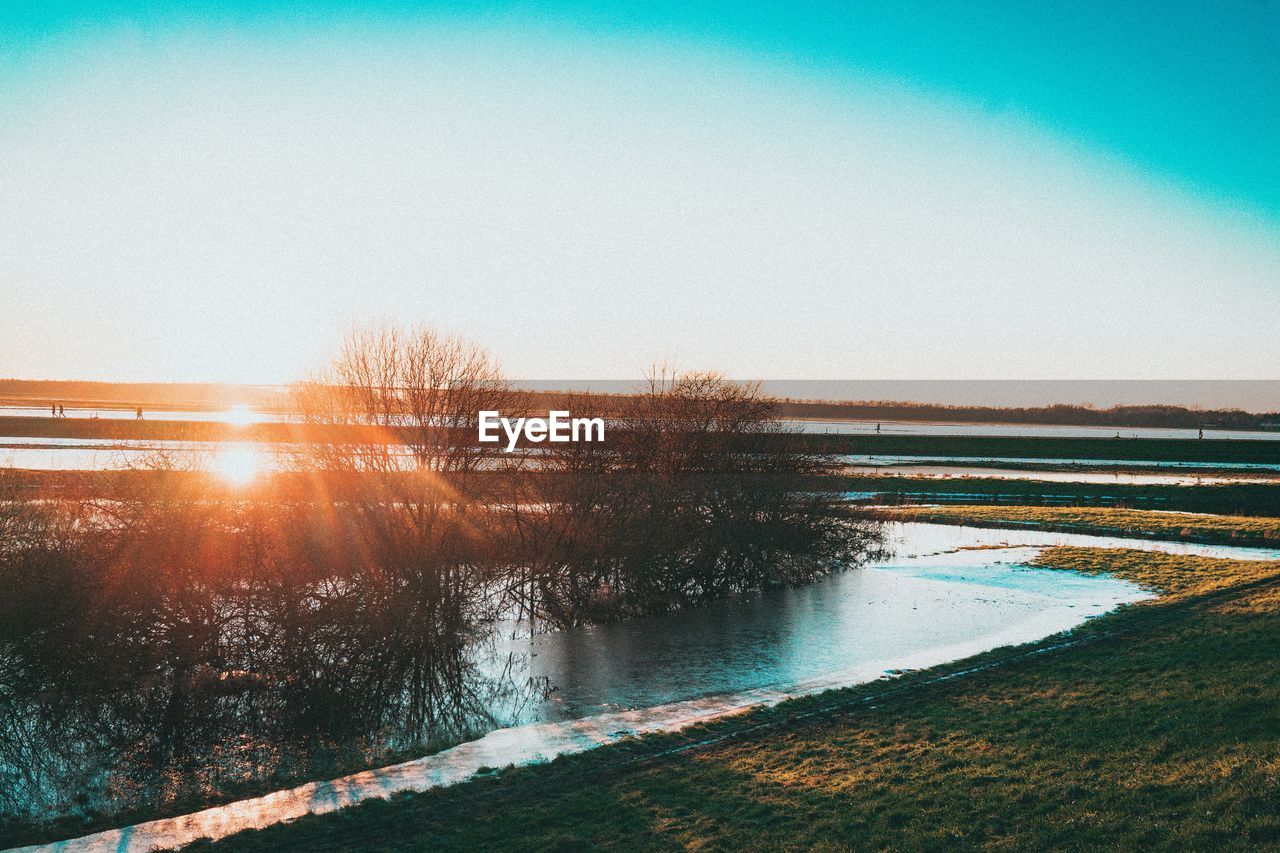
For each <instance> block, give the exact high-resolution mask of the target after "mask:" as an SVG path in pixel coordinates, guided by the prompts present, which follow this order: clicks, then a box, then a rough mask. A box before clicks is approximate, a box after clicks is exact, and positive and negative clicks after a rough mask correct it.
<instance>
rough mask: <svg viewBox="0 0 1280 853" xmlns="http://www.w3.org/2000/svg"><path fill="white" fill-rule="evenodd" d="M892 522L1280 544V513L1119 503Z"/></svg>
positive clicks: (900, 517) (928, 510)
mask: <svg viewBox="0 0 1280 853" xmlns="http://www.w3.org/2000/svg"><path fill="white" fill-rule="evenodd" d="M881 515H883V517H885V518H888V519H891V520H894V521H928V522H934V523H938V524H973V525H981V526H982V527H1010V528H1028V527H1029V528H1035V529H1038V530H1060V531H1064V532H1068V533H1093V534H1098V535H1103V536H1129V537H1135V538H1167V539H1183V540H1186V541H1190V542H1204V543H1213V544H1225V545H1256V546H1262V547H1280V518H1265V517H1258V516H1244V515H1198V514H1193V513H1171V512H1152V511H1149V510H1140V509H1120V508H1115V507H1060V506H936V507H910V506H906V507H894V508H892V509H885V510H883V511H882V512H881Z"/></svg>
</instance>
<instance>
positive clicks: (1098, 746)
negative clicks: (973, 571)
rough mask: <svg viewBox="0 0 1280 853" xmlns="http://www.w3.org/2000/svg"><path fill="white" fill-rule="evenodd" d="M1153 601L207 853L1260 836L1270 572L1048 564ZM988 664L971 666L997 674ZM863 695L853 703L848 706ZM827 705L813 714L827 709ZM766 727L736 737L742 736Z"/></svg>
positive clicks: (1275, 838) (1268, 733)
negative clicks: (1045, 639)
mask: <svg viewBox="0 0 1280 853" xmlns="http://www.w3.org/2000/svg"><path fill="white" fill-rule="evenodd" d="M1041 563H1042V564H1043V565H1046V566H1053V567H1058V568H1071V569H1076V570H1084V571H1109V572H1112V573H1114V574H1117V575H1119V576H1123V577H1128V578H1131V579H1134V580H1136V581H1138V582H1141V583H1145V584H1149V585H1151V586H1153V587H1157V588H1160V589H1163V590H1166V591H1168V592H1169V593H1170V595H1168V596H1166V597H1164V598H1161V599H1159V600H1157V601H1156V602H1153V603H1149V604H1144V605H1139V606H1134V607H1129V608H1124V609H1122V610H1121V611H1119V612H1117V613H1115V614H1112V615H1110V616H1107V617H1103V618H1101V619H1096V620H1093V621H1091V622H1090V623H1088V624H1087V625H1086V626H1085V627H1084V628H1082V629H1080V631H1078V632H1077V636H1079V637H1085V638H1092V642H1085V643H1081V644H1078V645H1073V646H1070V647H1067V648H1059V649H1057V650H1055V651H1050V652H1047V653H1044V654H1036V655H1017V656H1016V657H1015V659H1014V662H1012V663H1009V664H1007V665H1004V666H1001V667H998V668H992V669H985V670H980V671H978V672H976V673H974V674H971V675H968V676H966V677H964V678H957V679H953V680H946V681H941V682H939V681H937V680H936V679H935V678H933V676H935V675H936V674H937V673H938V672H940V671H941V672H945V671H947V670H948V669H951V670H963V669H969V668H972V667H973V666H974V664H975V660H974V659H971V660H970V661H965V662H962V663H960V664H955V665H952V666H951V667H949V668H948V667H943V668H939V669H936V670H932V671H930V672H928V673H921V674H913V675H908V676H906V677H904V678H903V679H901V680H899V681H894V682H878V683H875V684H872V685H866V686H863V687H860V688H853V689H850V690H845V691H839V692H838V693H829V694H824V695H822V696H819V697H814V698H812V699H806V700H802V701H797V702H790V703H786V704H785V705H783V706H780V707H779V708H776V709H773V710H771V711H766V712H759V713H755V714H750V715H746V716H743V717H739V718H735V719H730V720H725V721H722V722H720V723H717V724H714V725H712V726H709V727H707V728H706V729H704V730H702V731H701V732H699V734H700V735H715V734H726V733H735V732H736V733H742V734H743V736H742V737H740V738H737V739H731V740H726V741H724V742H721V743H719V744H716V745H713V746H710V747H707V748H703V749H700V750H696V751H691V752H685V753H681V754H677V755H670V756H666V757H657V758H651V759H649V760H646V761H630V760H628V759H629V758H630V757H631V756H634V755H635V754H637V753H643V752H644V751H645V750H646V749H656V748H658V747H660V746H662V745H664V744H667V743H671V742H678V740H679V737H678V736H668V737H665V738H646V739H642V740H641V741H639V742H634V743H631V744H622V745H619V746H616V747H606V748H603V749H599V750H595V751H593V752H590V753H586V754H583V755H580V756H574V757H571V758H566V759H562V760H558V761H556V762H553V763H551V764H549V765H544V766H539V767H527V768H518V769H511V770H507V771H506V772H503V773H501V774H499V775H497V776H496V777H494V778H486V779H479V780H475V781H471V782H468V783H465V784H463V785H459V786H455V787H453V788H449V789H445V790H440V791H433V792H428V793H424V794H418V795H413V796H402V797H399V798H396V799H394V800H391V801H372V802H369V803H366V804H362V805H360V806H357V807H354V808H350V809H346V810H344V811H342V812H338V813H335V814H331V815H326V816H322V817H309V818H305V819H303V820H300V821H298V822H296V823H293V824H289V825H281V826H275V827H270V828H267V829H264V830H260V831H256V832H249V833H242V834H240V835H237V836H233V837H232V838H230V839H227V840H225V841H224V842H222V843H221V844H220V845H218V847H219V848H220V849H222V848H225V849H229V850H280V849H306V850H345V849H352V848H360V849H372V850H402V849H419V848H428V847H430V848H443V849H457V850H464V849H465V850H470V849H488V848H496V849H517V848H519V849H590V848H596V847H605V848H613V849H633V848H643V849H678V848H686V849H688V848H693V849H726V848H745V849H777V848H782V847H819V848H836V847H854V848H859V849H866V848H907V849H942V848H950V847H957V846H959V847H991V848H1003V849H1044V848H1068V849H1081V848H1094V847H1107V848H1134V847H1159V848H1166V849H1174V848H1177V849H1188V848H1190V849H1205V848H1210V847H1220V846H1238V847H1260V846H1275V845H1280V679H1277V678H1276V671H1277V664H1278V663H1280V593H1278V592H1277V586H1270V587H1267V588H1254V589H1250V588H1248V587H1242V586H1241V585H1242V584H1248V583H1251V582H1256V581H1257V580H1258V579H1260V578H1267V577H1272V578H1274V577H1276V576H1278V575H1280V563H1242V562H1235V561H1224V560H1210V559H1204V558H1195V557H1180V556H1170V555H1152V554H1146V553H1139V552H1117V551H1105V550H1090V549H1055V550H1053V551H1050V552H1047V553H1046V554H1044V555H1043V556H1042V558H1041ZM1008 657H1010V652H1009V651H1007V650H1005V651H998V652H993V653H991V654H988V655H985V656H981V657H980V658H979V659H976V660H977V661H979V662H981V661H992V660H1001V659H1005V658H1008ZM871 695H875V696H878V698H876V699H875V700H874V701H873V702H868V703H859V702H858V701H857V700H859V699H860V697H866V696H871ZM836 701H840V702H843V703H845V706H846V709H847V710H846V711H845V712H832V711H821V712H819V713H812V712H813V711H815V710H820V709H821V708H823V707H825V706H829V705H831V704H832V703H833V702H836ZM762 723H764V724H767V726H768V727H767V728H765V729H763V730H761V729H755V730H753V731H752V732H748V731H747V729H748V727H752V726H759V725H760V724H762Z"/></svg>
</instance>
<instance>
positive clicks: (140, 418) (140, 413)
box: [134, 406, 142, 421]
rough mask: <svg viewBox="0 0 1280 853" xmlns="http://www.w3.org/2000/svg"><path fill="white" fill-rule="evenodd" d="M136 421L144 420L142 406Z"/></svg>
mask: <svg viewBox="0 0 1280 853" xmlns="http://www.w3.org/2000/svg"><path fill="white" fill-rule="evenodd" d="M134 420H137V421H140V420H142V407H141V406H139V407H138V416H137V417H136V418H134Z"/></svg>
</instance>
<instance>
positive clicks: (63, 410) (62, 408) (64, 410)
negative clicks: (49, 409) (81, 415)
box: [58, 403, 67, 418]
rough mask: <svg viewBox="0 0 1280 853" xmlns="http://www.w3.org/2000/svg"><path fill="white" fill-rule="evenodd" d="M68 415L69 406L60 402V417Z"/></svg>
mask: <svg viewBox="0 0 1280 853" xmlns="http://www.w3.org/2000/svg"><path fill="white" fill-rule="evenodd" d="M66 416H67V407H66V406H64V405H62V404H61V403H59V404H58V417H60V418H65V417H66Z"/></svg>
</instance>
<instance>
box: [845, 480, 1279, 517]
mask: <svg viewBox="0 0 1280 853" xmlns="http://www.w3.org/2000/svg"><path fill="white" fill-rule="evenodd" d="M833 483H834V485H833V488H837V489H839V490H840V491H843V492H847V493H853V494H856V495H859V496H861V495H866V494H873V495H876V496H877V497H876V500H877V502H880V503H897V502H901V503H906V504H912V503H948V504H950V503H954V504H1002V505H1006V504H1024V505H1036V506H1040V505H1043V506H1121V507H1134V508H1139V509H1163V510H1179V511H1185V512H1213V513H1232V514H1239V515H1273V516H1280V483H1276V484H1274V485H1273V484H1269V483H1239V484H1235V483H1233V484H1222V485H1204V486H1182V485H1164V484H1158V485H1134V484H1128V483H1052V482H1044V481H1040V480H1035V479H1027V480H1012V479H1008V480H1006V479H996V478H986V477H954V478H950V479H946V478H941V477H939V478H934V479H922V478H919V477H905V476H897V477H886V476H880V477H877V476H840V477H838V478H833Z"/></svg>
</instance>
